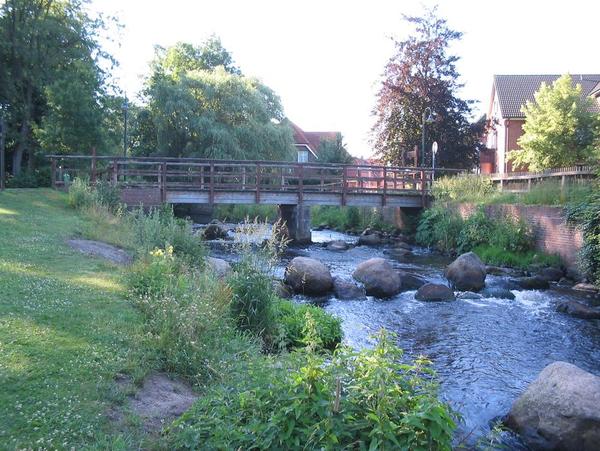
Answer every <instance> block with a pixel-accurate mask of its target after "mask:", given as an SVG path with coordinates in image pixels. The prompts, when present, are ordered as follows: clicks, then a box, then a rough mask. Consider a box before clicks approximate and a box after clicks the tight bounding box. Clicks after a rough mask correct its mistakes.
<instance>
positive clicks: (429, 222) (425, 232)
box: [415, 206, 463, 253]
mask: <svg viewBox="0 0 600 451" xmlns="http://www.w3.org/2000/svg"><path fill="white" fill-rule="evenodd" d="M462 227H463V220H462V218H461V217H460V216H459V215H458V214H457V213H454V212H453V211H451V210H446V209H444V208H442V207H438V206H434V207H432V208H430V209H427V210H425V211H424V212H423V213H422V215H421V219H420V220H419V225H418V226H417V234H416V236H415V239H416V241H417V243H419V244H421V245H422V246H427V247H435V248H437V249H439V250H441V251H442V252H447V253H451V252H454V251H455V250H456V249H457V247H458V236H459V234H460V231H461V229H462Z"/></svg>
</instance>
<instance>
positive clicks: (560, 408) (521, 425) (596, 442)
mask: <svg viewBox="0 0 600 451" xmlns="http://www.w3.org/2000/svg"><path fill="white" fill-rule="evenodd" d="M506 424H507V425H508V426H509V427H510V428H511V429H514V430H515V431H516V432H518V433H519V434H520V435H521V438H522V439H523V440H524V441H525V443H526V444H527V445H528V446H529V447H530V448H532V449H536V450H566V451H597V450H598V449H599V446H600V377H598V376H595V375H593V374H591V373H588V372H587V371H584V370H582V369H580V368H578V367H576V366H575V365H571V364H570V363H566V362H554V363H552V364H550V365H548V366H547V367H546V368H544V369H543V370H542V372H541V373H540V374H539V376H538V377H537V379H536V380H535V381H533V382H532V383H531V384H530V385H529V386H528V387H527V389H526V390H525V392H524V393H523V394H522V395H521V396H520V397H519V398H518V399H517V400H516V401H515V403H514V404H513V405H512V408H511V409H510V412H509V414H508V417H507V419H506Z"/></svg>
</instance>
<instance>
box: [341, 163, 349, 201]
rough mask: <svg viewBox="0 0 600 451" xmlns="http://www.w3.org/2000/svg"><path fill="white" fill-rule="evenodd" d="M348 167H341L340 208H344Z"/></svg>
mask: <svg viewBox="0 0 600 451" xmlns="http://www.w3.org/2000/svg"><path fill="white" fill-rule="evenodd" d="M347 172H348V167H347V166H343V167H342V207H345V206H346V185H348V176H347Z"/></svg>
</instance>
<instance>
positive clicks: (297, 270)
mask: <svg viewBox="0 0 600 451" xmlns="http://www.w3.org/2000/svg"><path fill="white" fill-rule="evenodd" d="M285 283H286V284H287V285H289V286H290V287H292V289H293V290H294V291H295V292H296V293H303V294H312V295H319V294H325V293H327V292H328V291H331V289H332V287H333V279H332V277H331V273H330V272H329V269H328V268H327V266H325V265H324V264H323V263H321V262H320V261H318V260H315V259H314V258H308V257H296V258H294V259H293V260H292V261H291V262H290V263H289V265H288V266H287V268H286V269H285Z"/></svg>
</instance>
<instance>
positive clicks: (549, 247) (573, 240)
mask: <svg viewBox="0 0 600 451" xmlns="http://www.w3.org/2000/svg"><path fill="white" fill-rule="evenodd" d="M453 208H457V210H458V212H459V213H460V215H461V216H462V217H463V218H466V217H468V216H469V215H470V214H471V213H473V211H474V210H475V209H476V208H477V206H476V205H473V204H458V205H454V206H453ZM484 208H485V212H486V215H488V217H512V218H515V219H522V220H523V221H525V222H527V223H528V224H530V225H531V227H532V228H533V230H534V232H535V237H536V238H535V245H536V249H538V250H540V251H543V252H546V253H548V254H558V255H560V256H561V258H562V259H563V261H564V263H565V265H566V266H567V267H569V268H573V269H575V268H576V266H577V255H578V252H579V250H580V249H581V246H582V245H583V235H582V233H581V231H580V230H578V229H576V228H574V227H572V226H570V225H568V224H567V221H566V217H565V212H564V208H562V207H547V206H528V205H508V204H501V205H487V206H485V207H484Z"/></svg>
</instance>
